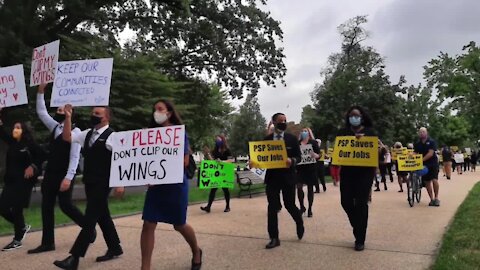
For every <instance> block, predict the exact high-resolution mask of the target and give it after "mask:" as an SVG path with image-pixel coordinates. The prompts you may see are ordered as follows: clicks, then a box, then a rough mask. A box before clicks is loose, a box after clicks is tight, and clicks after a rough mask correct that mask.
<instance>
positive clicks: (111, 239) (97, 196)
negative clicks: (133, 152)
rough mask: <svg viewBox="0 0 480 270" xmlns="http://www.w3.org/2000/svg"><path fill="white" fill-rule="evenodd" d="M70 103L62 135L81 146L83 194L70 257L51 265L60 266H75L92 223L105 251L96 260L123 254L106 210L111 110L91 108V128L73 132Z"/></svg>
mask: <svg viewBox="0 0 480 270" xmlns="http://www.w3.org/2000/svg"><path fill="white" fill-rule="evenodd" d="M71 116H72V107H71V105H65V125H64V132H63V138H64V140H66V141H71V142H72V143H78V144H80V145H81V146H82V154H83V156H84V165H83V166H84V170H83V182H84V183H85V194H86V196H87V208H86V209H85V219H86V221H85V226H83V227H82V231H81V232H80V234H79V235H78V237H77V239H76V241H75V243H74V245H73V247H72V248H71V250H70V254H71V256H69V257H67V258H66V259H64V260H63V261H55V262H54V264H55V265H56V266H58V267H60V268H62V269H73V270H74V269H77V268H78V263H79V259H80V257H84V256H85V253H86V252H87V249H88V246H89V245H90V242H91V239H92V238H93V237H94V235H95V226H96V224H97V223H98V224H99V225H100V228H101V230H102V233H103V237H104V238H105V242H106V244H107V247H108V250H107V252H106V254H105V255H104V256H100V257H97V262H103V261H108V260H111V259H114V258H116V257H118V256H120V255H122V254H123V250H122V247H121V246H120V239H119V237H118V234H117V230H116V229H115V224H114V223H113V221H112V217H111V216H110V211H109V209H108V197H109V194H110V190H111V188H110V187H109V179H110V166H111V156H112V146H111V141H109V139H110V138H111V136H110V135H111V134H112V133H113V130H112V129H111V128H110V127H109V121H110V117H111V110H110V108H109V107H94V108H93V110H92V115H91V116H90V125H91V127H92V128H90V129H87V130H84V131H82V132H80V133H77V134H72V133H71V132H69V131H70V130H71V124H72V121H71ZM115 191H116V193H117V194H122V193H123V191H124V188H123V187H120V188H116V190H115Z"/></svg>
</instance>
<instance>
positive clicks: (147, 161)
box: [110, 126, 185, 187]
mask: <svg viewBox="0 0 480 270" xmlns="http://www.w3.org/2000/svg"><path fill="white" fill-rule="evenodd" d="M111 136H113V137H112V166H111V167H110V187H120V186H122V187H125V186H141V185H147V184H150V185H162V184H175V183H182V182H183V174H184V167H183V158H184V150H185V149H184V147H185V126H170V127H162V128H150V129H139V130H130V131H124V132H116V133H114V134H112V135H111Z"/></svg>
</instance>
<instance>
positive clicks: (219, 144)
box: [215, 140, 223, 147]
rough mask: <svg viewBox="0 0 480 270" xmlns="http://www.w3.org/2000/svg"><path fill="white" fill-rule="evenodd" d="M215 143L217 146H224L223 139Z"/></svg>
mask: <svg viewBox="0 0 480 270" xmlns="http://www.w3.org/2000/svg"><path fill="white" fill-rule="evenodd" d="M215 145H216V146H217V147H222V146H223V141H222V140H217V141H215Z"/></svg>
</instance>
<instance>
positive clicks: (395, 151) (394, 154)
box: [392, 147, 407, 160]
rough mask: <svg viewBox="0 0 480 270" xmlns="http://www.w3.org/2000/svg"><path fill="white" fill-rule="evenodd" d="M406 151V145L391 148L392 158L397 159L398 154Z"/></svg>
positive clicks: (403, 153)
mask: <svg viewBox="0 0 480 270" xmlns="http://www.w3.org/2000/svg"><path fill="white" fill-rule="evenodd" d="M406 151H407V148H406V147H400V148H392V159H393V160H397V157H398V156H399V155H405V154H406Z"/></svg>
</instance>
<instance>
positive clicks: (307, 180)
mask: <svg viewBox="0 0 480 270" xmlns="http://www.w3.org/2000/svg"><path fill="white" fill-rule="evenodd" d="M307 146H308V147H307ZM300 150H301V151H302V162H300V163H299V164H298V165H297V176H298V184H297V194H298V201H299V202H300V211H301V212H302V213H305V211H306V210H307V209H306V208H305V204H304V202H303V200H304V198H305V193H304V192H303V185H307V191H308V193H307V196H308V217H312V216H313V213H312V205H313V186H314V185H315V182H317V183H318V180H317V165H316V164H317V159H318V158H319V157H320V155H319V154H320V148H319V147H318V143H317V141H315V138H314V137H313V134H312V130H311V129H309V128H304V129H303V130H302V132H300Z"/></svg>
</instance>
